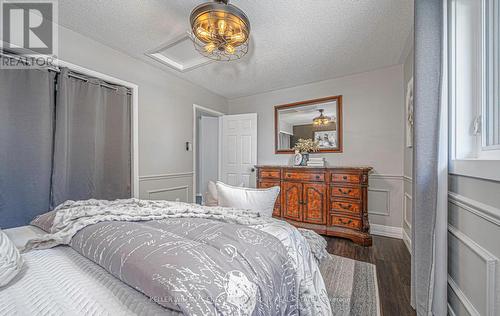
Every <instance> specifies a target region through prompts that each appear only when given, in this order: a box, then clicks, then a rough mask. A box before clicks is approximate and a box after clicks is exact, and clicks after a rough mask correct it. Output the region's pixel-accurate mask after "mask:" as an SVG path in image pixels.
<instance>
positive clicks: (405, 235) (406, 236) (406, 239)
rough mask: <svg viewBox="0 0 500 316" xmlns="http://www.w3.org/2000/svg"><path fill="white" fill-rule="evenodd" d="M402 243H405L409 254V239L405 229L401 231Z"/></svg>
mask: <svg viewBox="0 0 500 316" xmlns="http://www.w3.org/2000/svg"><path fill="white" fill-rule="evenodd" d="M403 241H404V242H405V245H406V248H408V251H409V252H410V254H411V238H410V236H408V234H407V233H406V230H405V229H403Z"/></svg>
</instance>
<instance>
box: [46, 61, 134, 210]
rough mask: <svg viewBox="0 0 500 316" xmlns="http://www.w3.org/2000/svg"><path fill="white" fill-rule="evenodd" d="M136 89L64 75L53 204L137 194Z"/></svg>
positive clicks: (61, 77)
mask: <svg viewBox="0 0 500 316" xmlns="http://www.w3.org/2000/svg"><path fill="white" fill-rule="evenodd" d="M130 106H131V100H130V95H128V94H127V91H126V89H125V88H124V87H109V86H108V85H107V84H106V83H105V82H102V81H101V80H99V79H96V78H87V80H82V79H81V78H80V79H78V78H75V77H74V75H73V74H71V72H70V71H69V70H68V69H65V68H63V69H62V70H61V73H60V75H59V77H58V93H57V107H56V120H55V122H56V128H55V149H54V168H53V178H52V201H51V202H52V207H55V206H57V205H59V204H60V203H62V202H64V201H66V200H69V199H71V200H81V199H89V198H95V199H108V200H112V199H117V198H129V197H130V196H131V144H130V139H131V137H130V132H131V128H130V117H131V113H130Z"/></svg>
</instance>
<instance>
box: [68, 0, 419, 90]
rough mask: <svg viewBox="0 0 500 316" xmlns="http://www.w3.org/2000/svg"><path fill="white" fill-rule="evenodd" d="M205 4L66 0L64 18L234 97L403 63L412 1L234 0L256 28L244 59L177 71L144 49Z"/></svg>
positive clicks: (168, 37) (171, 35)
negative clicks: (148, 54)
mask: <svg viewBox="0 0 500 316" xmlns="http://www.w3.org/2000/svg"><path fill="white" fill-rule="evenodd" d="M202 2H205V1H204V0H168V1H165V0H147V1H146V0H141V1H139V0H106V1H102V0H65V1H59V23H60V24H62V25H63V26H65V27H68V28H70V29H72V30H74V31H76V32H79V33H81V34H83V35H86V36H88V37H90V38H93V39H95V40H97V41H99V42H101V43H104V44H106V45H108V46H111V47H113V48H115V49H117V50H120V51H122V52H125V53H127V54H129V55H131V56H133V57H137V58H140V59H142V60H144V61H146V62H148V63H153V64H155V65H157V66H158V67H161V68H162V69H164V70H165V71H168V72H171V73H173V74H175V75H176V76H178V77H181V78H184V79H186V80H189V81H191V82H193V83H195V84H198V85H200V86H202V87H205V88H207V89H209V90H211V91H213V92H215V93H217V94H220V95H222V96H225V97H227V98H229V99H231V98H236V97H240V96H246V95H252V94H257V93H261V92H265V91H271V90H276V89H281V88H286V87H292V86H297V85H302V84H305V83H310V82H315V81H320V80H325V79H330V78H335V77H340V76H344V75H348V74H354V73H360V72H364V71H369V70H374V69H378V68H382V67H387V66H391V65H396V64H399V63H400V59H401V54H402V52H403V50H404V46H405V43H406V40H407V38H408V37H409V35H410V31H411V29H412V24H413V0H314V1H312V0H309V1H304V0H272V1H262V0H261V1H257V0H233V1H231V3H232V4H234V5H236V6H238V7H240V8H241V9H242V10H243V11H244V12H245V13H246V14H247V15H248V17H249V19H250V23H251V27H252V30H251V42H250V51H249V53H248V54H247V55H246V56H245V57H244V58H243V59H241V60H239V61H234V62H229V63H228V62H215V63H210V64H207V65H204V66H202V67H199V68H196V69H193V70H190V71H188V72H185V73H179V72H177V71H176V70H174V69H172V68H170V67H167V66H165V65H162V64H160V63H158V62H157V61H154V60H152V59H151V58H150V57H148V56H146V55H145V53H146V52H147V51H150V50H151V49H154V48H157V47H158V46H160V45H163V44H165V43H168V42H169V41H172V40H174V39H176V38H179V36H181V35H183V34H185V32H186V31H187V30H189V21H188V18H189V14H190V12H191V10H192V9H193V8H194V7H195V6H196V5H198V4H200V3H202ZM193 50H194V47H193Z"/></svg>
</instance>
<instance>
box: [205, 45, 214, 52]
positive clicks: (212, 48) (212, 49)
mask: <svg viewBox="0 0 500 316" xmlns="http://www.w3.org/2000/svg"><path fill="white" fill-rule="evenodd" d="M215 48H216V45H215V44H214V43H208V44H207V45H205V51H206V52H207V53H211V52H213V51H214V49H215Z"/></svg>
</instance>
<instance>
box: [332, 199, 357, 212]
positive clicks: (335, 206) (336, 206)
mask: <svg viewBox="0 0 500 316" xmlns="http://www.w3.org/2000/svg"><path fill="white" fill-rule="evenodd" d="M331 210H333V211H339V212H348V213H352V214H353V215H356V216H359V215H360V211H361V203H357V202H345V201H333V202H332V203H331Z"/></svg>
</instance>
